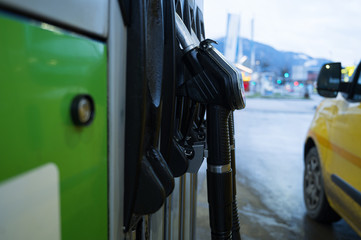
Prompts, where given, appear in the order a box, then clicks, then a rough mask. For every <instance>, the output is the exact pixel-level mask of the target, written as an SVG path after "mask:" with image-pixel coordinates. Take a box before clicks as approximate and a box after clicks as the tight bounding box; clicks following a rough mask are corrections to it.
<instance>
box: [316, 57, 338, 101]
mask: <svg viewBox="0 0 361 240" xmlns="http://www.w3.org/2000/svg"><path fill="white" fill-rule="evenodd" d="M340 83H341V63H339V62H338V63H327V64H325V65H323V66H322V68H321V70H320V73H319V75H318V78H317V92H318V94H320V95H321V96H323V97H328V98H334V97H336V96H337V93H338V92H339V90H340V89H339V87H340Z"/></svg>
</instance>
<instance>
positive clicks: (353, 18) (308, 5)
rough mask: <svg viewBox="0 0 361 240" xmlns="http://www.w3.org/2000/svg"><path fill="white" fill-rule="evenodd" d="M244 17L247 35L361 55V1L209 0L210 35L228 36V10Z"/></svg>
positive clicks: (349, 59) (288, 47) (337, 55)
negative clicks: (252, 26) (252, 34)
mask: <svg viewBox="0 0 361 240" xmlns="http://www.w3.org/2000/svg"><path fill="white" fill-rule="evenodd" d="M229 12H230V13H238V14H240V15H241V36H242V37H246V38H250V36H251V30H250V25H251V19H252V18H254V26H255V28H254V40H255V41H258V42H261V43H265V44H268V45H271V46H272V47H274V48H276V49H278V50H283V51H293V52H302V53H305V54H307V55H310V56H312V57H323V58H327V59H330V60H333V61H341V62H342V64H343V65H350V64H355V63H358V62H359V61H360V59H361V0H204V22H205V30H206V37H207V38H218V37H222V36H225V34H226V25H227V14H228V13H229Z"/></svg>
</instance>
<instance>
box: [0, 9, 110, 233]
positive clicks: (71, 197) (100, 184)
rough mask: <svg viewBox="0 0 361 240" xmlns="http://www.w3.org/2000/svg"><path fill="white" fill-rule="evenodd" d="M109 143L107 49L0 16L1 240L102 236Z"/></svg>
mask: <svg viewBox="0 0 361 240" xmlns="http://www.w3.org/2000/svg"><path fill="white" fill-rule="evenodd" d="M79 95H87V96H89V97H90V98H91V99H92V101H93V103H94V113H93V114H94V118H93V121H92V122H91V123H90V124H89V125H87V126H77V125H76V124H74V121H73V120H72V118H71V105H72V102H73V99H74V98H76V97H77V96H79ZM107 146H108V144H107V47H106V44H105V43H104V42H100V41H97V40H93V39H90V38H87V37H85V36H81V35H77V34H74V33H71V32H67V31H65V30H62V29H60V28H57V27H54V26H53V25H49V24H46V23H42V22H37V21H33V20H30V19H27V18H23V17H18V16H16V15H12V14H7V13H5V12H0V215H1V216H0V239H38V240H39V239H87V240H89V239H96V240H99V239H107V238H108V198H107V196H108V194H107V193H108V180H107V179H108V177H107V174H108V173H107V167H108V160H107V159H108V157H107ZM19 229H21V231H19Z"/></svg>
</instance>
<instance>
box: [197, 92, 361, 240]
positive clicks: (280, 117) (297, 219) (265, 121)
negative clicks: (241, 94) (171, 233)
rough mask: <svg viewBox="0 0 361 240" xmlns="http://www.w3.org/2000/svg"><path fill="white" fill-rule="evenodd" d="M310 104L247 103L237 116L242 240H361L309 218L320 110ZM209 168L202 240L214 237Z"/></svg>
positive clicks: (201, 191) (201, 190)
mask: <svg viewBox="0 0 361 240" xmlns="http://www.w3.org/2000/svg"><path fill="white" fill-rule="evenodd" d="M321 100H322V99H321V98H320V97H319V96H316V95H315V96H312V99H311V100H296V99H289V100H285V99H282V100H276V99H247V107H246V109H245V110H242V111H236V112H235V132H236V161H237V164H236V165H237V166H236V168H237V201H238V208H239V216H240V221H241V233H242V237H243V238H242V239H243V240H251V239H252V240H253V239H260V240H263V239H264V240H271V239H277V240H279V239H282V240H283V239H287V240H292V239H305V240H320V239H327V240H333V239H335V240H336V239H345V240H346V239H350V240H353V239H357V240H360V239H361V238H360V237H359V236H358V235H357V234H356V233H355V232H354V231H353V230H352V229H351V227H350V226H349V225H348V224H347V223H346V222H345V221H344V220H341V221H339V222H337V223H334V224H332V225H327V224H326V225H325V224H320V223H317V222H314V221H312V220H311V219H309V218H308V217H307V216H306V215H305V212H306V210H305V205H304V203H303V194H302V191H303V190H302V184H303V183H302V181H303V144H304V140H305V136H306V133H307V129H308V127H309V125H310V123H311V120H312V118H313V114H314V111H315V109H316V106H317V105H318V103H319V102H320V101H321ZM205 169H206V164H205V162H204V163H203V165H202V167H201V170H200V173H199V177H198V180H199V182H198V210H197V239H210V228H209V222H208V218H209V215H208V203H207V189H206V188H207V184H206V180H205Z"/></svg>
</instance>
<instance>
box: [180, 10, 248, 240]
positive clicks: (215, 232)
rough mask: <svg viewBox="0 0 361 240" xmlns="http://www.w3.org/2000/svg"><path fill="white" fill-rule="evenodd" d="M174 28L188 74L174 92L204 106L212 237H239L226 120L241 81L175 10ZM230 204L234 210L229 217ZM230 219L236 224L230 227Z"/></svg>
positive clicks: (239, 97)
mask: <svg viewBox="0 0 361 240" xmlns="http://www.w3.org/2000/svg"><path fill="white" fill-rule="evenodd" d="M176 30H177V32H176V35H177V39H178V41H179V43H180V45H181V46H182V48H183V61H184V63H185V65H186V67H187V69H188V70H189V72H190V73H191V75H192V78H191V79H188V80H187V81H185V82H184V84H182V85H181V86H180V87H179V89H178V94H180V95H183V96H187V97H189V98H190V99H192V100H193V101H196V102H199V103H202V104H205V105H206V106H207V145H208V158H207V189H208V203H209V214H210V225H211V231H212V233H211V234H212V239H232V235H233V239H240V235H239V226H238V215H237V206H234V205H235V204H236V203H235V202H234V200H233V199H235V196H233V192H235V191H234V190H233V187H232V185H235V183H234V182H235V181H234V180H232V179H234V178H235V176H232V164H231V162H232V157H231V156H232V155H231V152H232V149H231V142H230V140H232V145H233V146H234V138H233V125H232V126H230V123H231V124H233V118H232V117H231V114H233V110H236V109H242V108H244V107H245V99H244V90H243V82H242V79H241V76H240V74H239V72H238V71H237V70H236V69H235V68H234V66H233V65H232V64H231V63H229V62H228V61H227V60H226V59H225V58H224V56H223V55H222V54H221V53H220V52H218V51H217V50H216V49H215V48H214V47H213V46H212V44H213V43H215V42H214V41H213V40H209V39H206V40H204V41H202V42H201V43H199V44H198V42H197V41H195V40H194V38H193V36H192V35H191V34H190V32H189V31H188V29H187V28H186V26H185V25H184V23H183V21H182V20H181V19H180V17H179V16H178V15H177V14H176ZM230 129H231V131H232V132H230ZM233 165H235V164H234V158H233ZM232 202H234V203H232ZM232 207H233V208H235V211H236V212H235V214H236V216H235V217H234V218H233V219H232V211H233V210H232ZM233 215H234V214H233ZM232 222H233V224H236V225H237V226H233V227H232ZM232 229H233V230H234V233H233V234H232Z"/></svg>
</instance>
